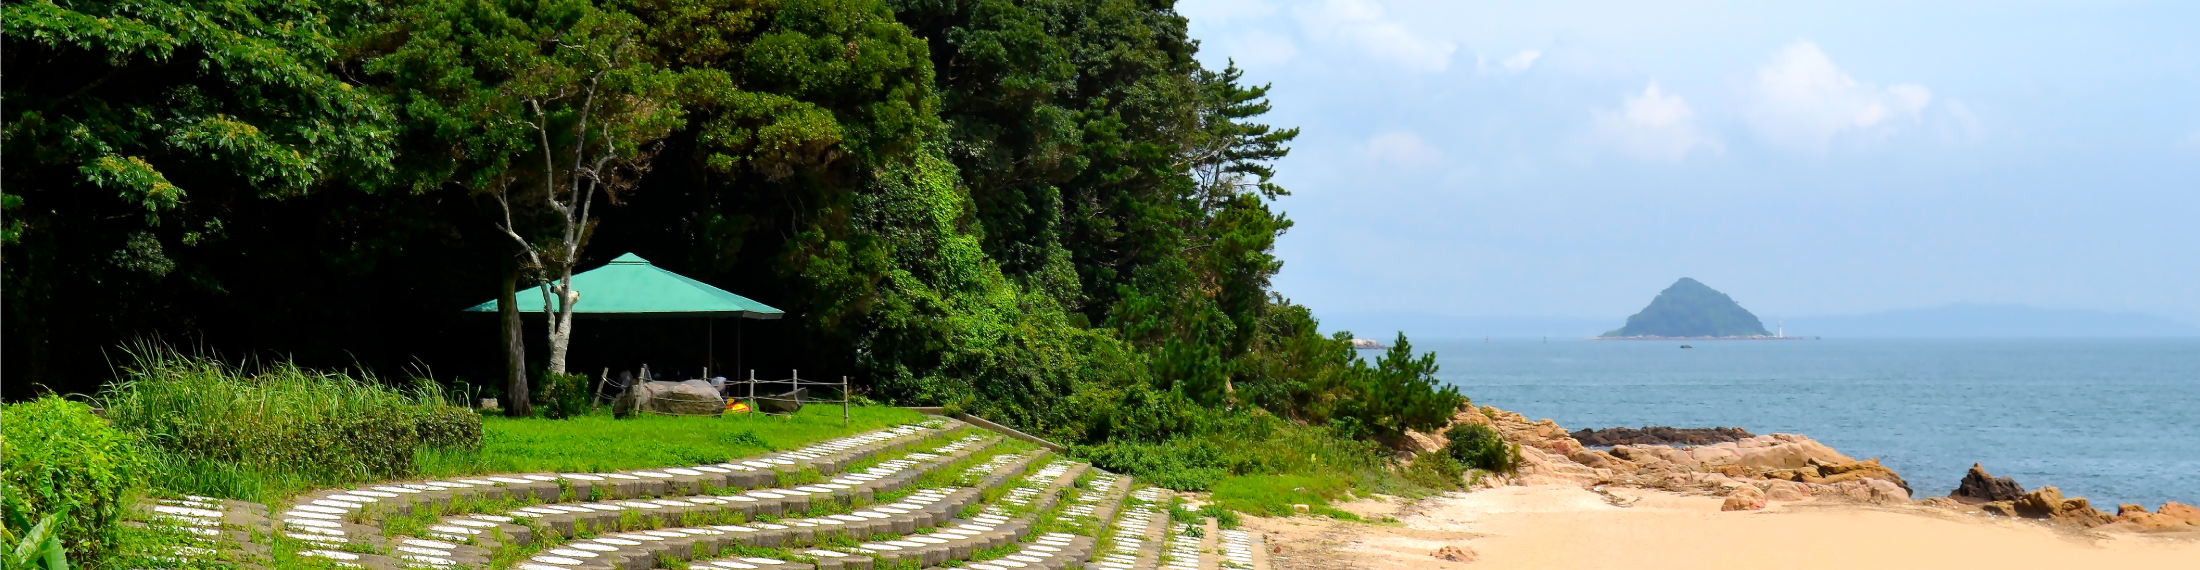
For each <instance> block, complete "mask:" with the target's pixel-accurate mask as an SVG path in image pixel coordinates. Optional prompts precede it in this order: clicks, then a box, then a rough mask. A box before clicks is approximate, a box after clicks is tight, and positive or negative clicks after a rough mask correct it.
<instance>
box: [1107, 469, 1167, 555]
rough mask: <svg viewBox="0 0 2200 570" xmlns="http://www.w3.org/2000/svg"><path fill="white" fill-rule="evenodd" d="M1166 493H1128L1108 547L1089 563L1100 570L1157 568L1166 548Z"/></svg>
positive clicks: (1148, 490) (1153, 490) (1149, 490)
mask: <svg viewBox="0 0 2200 570" xmlns="http://www.w3.org/2000/svg"><path fill="white" fill-rule="evenodd" d="M1173 497H1174V495H1172V494H1170V493H1169V492H1168V490H1166V489H1161V488H1158V487H1146V488H1143V489H1138V490H1136V491H1132V492H1131V493H1130V494H1129V496H1128V497H1127V499H1126V501H1125V503H1124V506H1123V508H1122V510H1121V511H1120V512H1119V513H1118V514H1117V516H1116V517H1115V522H1114V523H1113V524H1112V525H1111V527H1110V528H1109V543H1110V546H1109V548H1107V549H1106V550H1105V551H1103V552H1099V553H1095V555H1094V557H1093V559H1092V560H1091V565H1092V567H1094V568H1098V569H1101V570H1133V569H1135V570H1153V569H1154V568H1158V567H1160V566H1161V562H1162V560H1161V559H1162V556H1163V555H1164V554H1165V552H1166V547H1167V546H1168V541H1167V536H1168V528H1169V525H1170V521H1169V512H1168V505H1169V501H1170V500H1171V499H1172V498H1173Z"/></svg>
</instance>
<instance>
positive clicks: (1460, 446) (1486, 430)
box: [1443, 423, 1520, 473]
mask: <svg viewBox="0 0 2200 570" xmlns="http://www.w3.org/2000/svg"><path fill="white" fill-rule="evenodd" d="M1444 439H1445V443H1444V450H1443V451H1444V454H1445V455H1448V456H1450V458H1451V459H1452V460H1453V461H1457V462H1458V463H1459V465H1461V466H1464V467H1472V468H1475V469H1482V470H1486V471H1494V472H1498V473H1512V472H1514V471H1517V470H1519V469H1520V446H1519V445H1517V444H1514V443H1511V442H1507V441H1505V438H1504V436H1500V435H1498V434H1497V430H1496V429H1492V428H1491V427H1490V426H1486V425H1482V424H1475V423H1462V424H1459V425H1455V426H1452V427H1451V429H1449V430H1445V431H1444Z"/></svg>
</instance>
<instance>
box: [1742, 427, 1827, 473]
mask: <svg viewBox="0 0 2200 570" xmlns="http://www.w3.org/2000/svg"><path fill="white" fill-rule="evenodd" d="M1783 435H1790V434H1773V435H1772V436H1760V437H1755V438H1750V440H1747V441H1746V442H1737V443H1738V444H1744V443H1746V445H1737V446H1736V448H1737V449H1738V450H1739V451H1740V454H1739V457H1736V458H1735V459H1734V464H1735V465H1740V466H1742V467H1744V468H1749V469H1758V470H1774V469H1801V468H1803V467H1804V466H1806V465H1810V462H1811V460H1814V459H1815V460H1817V461H1818V462H1820V463H1831V464H1840V463H1853V462H1855V461H1856V460H1855V459H1851V458H1849V456H1846V455H1842V454H1841V452H1839V451H1834V450H1833V448H1831V447H1826V445H1825V444H1822V443H1818V442H1816V441H1812V440H1811V439H1810V438H1805V437H1801V436H1795V437H1792V438H1781V437H1779V436H1783Z"/></svg>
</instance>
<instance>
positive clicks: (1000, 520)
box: [690, 453, 1081, 570]
mask: <svg viewBox="0 0 2200 570" xmlns="http://www.w3.org/2000/svg"><path fill="white" fill-rule="evenodd" d="M1043 456H1044V454H1043V453H1032V454H1027V455H1023V456H1019V457H1016V458H1005V457H997V458H995V461H990V462H987V463H983V464H980V465H978V466H976V467H973V468H972V469H971V471H981V470H989V471H990V473H989V474H988V475H987V476H985V477H983V478H982V479H978V484H977V485H976V486H974V487H966V488H963V489H960V490H958V492H959V493H964V494H967V495H968V496H971V497H978V496H980V495H983V494H984V491H985V490H986V489H989V488H992V487H995V486H999V485H1002V484H1003V483H1007V482H1009V480H1010V477H1012V476H1014V475H1016V474H1019V473H1024V472H1027V471H1028V472H1030V473H1031V474H1030V475H1028V476H1026V477H1025V478H1023V479H1022V480H1020V481H1019V482H1018V484H1017V485H1016V486H1014V487H1012V489H1020V488H1027V487H1030V488H1038V489H1045V490H1051V489H1059V488H1061V487H1062V486H1065V485H1067V484H1068V483H1070V482H1072V481H1074V480H1075V479H1076V473H1074V472H1067V473H1065V472H1063V471H1062V470H1060V469H1054V470H1050V469H1049V468H1051V467H1054V466H1055V464H1049V465H1048V466H1046V467H1042V468H1040V469H1036V470H1034V469H1029V464H1030V463H1031V460H1034V459H1038V458H1040V457H1043ZM1004 459H1007V460H1004ZM1062 463H1067V462H1062ZM1078 467H1079V468H1080V469H1081V466H1078ZM1010 496H1011V493H1002V494H1001V496H1000V497H999V498H998V499H997V500H996V501H995V503H996V504H988V505H985V507H984V509H985V510H993V511H995V512H993V513H982V514H979V515H976V516H973V517H970V518H968V519H956V520H945V519H942V520H941V521H939V522H937V523H933V524H921V525H919V526H922V527H929V528H931V529H932V530H931V531H930V532H924V533H918V534H911V533H909V532H906V531H904V532H901V533H898V534H896V535H888V536H874V537H872V539H871V540H869V541H866V542H862V543H859V544H857V545H856V546H854V547H852V548H851V547H846V546H841V547H817V548H810V549H807V550H803V551H801V552H799V553H798V555H799V556H802V557H806V558H808V559H809V561H810V562H811V563H812V564H814V565H815V566H816V568H817V570H869V569H871V568H876V567H879V566H902V565H912V564H911V563H914V564H913V565H915V566H936V565H938V564H942V563H945V562H947V561H949V560H967V559H970V558H972V557H974V556H976V555H977V554H978V553H980V552H981V551H985V550H989V549H996V548H1000V547H1002V546H1006V545H1010V544H1015V543H1016V541H1017V540H1018V538H1019V537H1021V536H1023V535H1024V534H1026V533H1028V532H1029V531H1030V529H1031V528H1032V526H1033V524H1034V523H1035V522H1036V521H1037V520H1038V518H1037V516H1036V515H1037V512H1031V513H1025V514H1024V515H1023V516H1020V517H1016V518H1011V517H1008V516H1003V515H1002V514H1000V512H1001V510H1000V509H998V507H1000V505H999V504H997V503H1000V502H1002V501H1006V500H1008V497H1010ZM1034 496H1035V497H1036V496H1043V497H1045V499H1043V500H1044V501H1051V500H1052V498H1053V497H1054V495H1053V494H1051V493H1044V492H1042V493H1039V494H1037V495H1034ZM1026 502H1027V503H1028V502H1031V501H1026ZM1012 507H1013V505H1012ZM1040 507H1041V509H1043V508H1044V506H1043V505H1040ZM1017 508H1023V507H1017ZM963 510H964V509H963V508H958V509H954V511H953V512H961V511H963ZM912 530H913V529H912ZM736 561H738V560H736ZM717 562H718V560H713V559H705V560H701V561H699V562H694V563H691V564H690V568H703V567H709V566H708V565H710V564H715V563H717Z"/></svg>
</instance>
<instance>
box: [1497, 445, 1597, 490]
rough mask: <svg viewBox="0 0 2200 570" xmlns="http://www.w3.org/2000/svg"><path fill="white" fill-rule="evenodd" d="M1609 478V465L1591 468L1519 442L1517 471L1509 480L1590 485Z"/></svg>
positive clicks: (1529, 482)
mask: <svg viewBox="0 0 2200 570" xmlns="http://www.w3.org/2000/svg"><path fill="white" fill-rule="evenodd" d="M1611 479H1612V471H1611V470H1609V469H1594V468H1591V467H1589V466H1586V465H1582V464H1580V463H1575V462H1573V461H1571V460H1568V459H1566V458H1565V457H1563V456H1560V455H1557V454H1554V453H1551V452H1548V451H1544V450H1541V449H1537V448H1533V447H1528V446H1521V447H1520V472H1519V473H1516V474H1514V476H1513V478H1512V482H1513V483H1514V484H1517V485H1573V486H1577V487H1589V486H1594V485H1597V484H1600V483H1604V482H1608V481H1610V480H1611Z"/></svg>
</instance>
